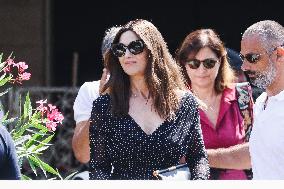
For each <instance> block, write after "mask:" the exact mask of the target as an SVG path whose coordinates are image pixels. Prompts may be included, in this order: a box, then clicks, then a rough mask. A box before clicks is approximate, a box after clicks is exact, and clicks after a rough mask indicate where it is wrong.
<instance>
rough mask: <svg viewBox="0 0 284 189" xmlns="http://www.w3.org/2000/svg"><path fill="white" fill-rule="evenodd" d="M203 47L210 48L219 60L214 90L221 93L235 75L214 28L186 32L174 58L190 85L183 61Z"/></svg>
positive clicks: (193, 55)
mask: <svg viewBox="0 0 284 189" xmlns="http://www.w3.org/2000/svg"><path fill="white" fill-rule="evenodd" d="M204 47H208V48H210V49H211V50H212V51H213V52H214V53H215V54H216V55H217V57H218V58H219V59H220V60H221V62H220V68H219V70H218V74H217V77H216V79H215V85H214V88H215V91H216V92H217V93H221V92H222V91H223V90H224V89H225V88H226V87H228V85H229V84H231V83H232V82H233V81H234V80H235V76H234V71H233V70H232V68H231V67H230V64H229V62H228V57H227V51H226V48H225V46H224V44H223V42H222V41H221V39H220V37H219V36H218V34H217V33H216V32H215V31H214V30H212V29H200V30H196V31H193V32H191V33H190V34H188V35H187V36H186V38H185V39H184V40H183V42H182V44H181V46H180V48H179V49H178V50H177V52H176V59H177V61H178V63H179V64H180V65H181V67H182V73H183V75H184V78H185V79H186V84H187V85H188V86H189V87H190V85H191V81H190V79H189V76H188V74H187V72H186V68H185V65H184V62H185V61H186V60H187V59H188V58H194V57H195V56H196V54H197V53H198V52H199V50H200V49H202V48H204Z"/></svg>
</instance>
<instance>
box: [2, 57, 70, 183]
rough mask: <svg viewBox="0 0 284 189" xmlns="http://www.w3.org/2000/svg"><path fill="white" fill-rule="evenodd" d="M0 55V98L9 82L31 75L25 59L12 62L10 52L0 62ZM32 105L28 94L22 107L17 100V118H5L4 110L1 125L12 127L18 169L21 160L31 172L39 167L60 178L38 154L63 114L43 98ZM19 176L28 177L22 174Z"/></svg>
mask: <svg viewBox="0 0 284 189" xmlns="http://www.w3.org/2000/svg"><path fill="white" fill-rule="evenodd" d="M2 57H3V53H2V54H0V89H1V90H2V91H0V97H1V96H3V95H4V94H5V93H7V92H8V90H9V87H10V86H9V85H12V84H22V81H25V80H29V79H30V77H31V74H30V73H28V72H27V71H26V70H27V69H28V65H27V64H26V63H25V62H18V63H16V62H15V61H14V59H13V58H11V55H10V56H9V57H8V58H7V60H6V61H4V62H2ZM2 88H3V89H2ZM36 104H38V107H36V108H33V107H32V103H31V100H30V97H29V93H28V94H26V96H25V100H24V103H23V106H22V103H21V101H20V104H19V110H20V111H19V112H20V114H19V115H18V117H15V118H9V119H8V113H9V112H7V113H6V115H5V116H4V117H3V119H2V125H4V126H7V125H12V126H13V128H12V130H11V131H10V133H11V136H12V138H13V140H14V142H15V147H16V151H17V155H18V158H19V164H20V167H21V168H22V164H23V161H24V160H27V161H28V163H29V166H30V168H31V169H32V171H33V172H34V174H35V175H37V170H38V169H40V170H42V171H43V173H44V174H45V176H46V177H47V175H46V172H48V173H51V174H54V175H56V177H57V178H58V177H59V178H60V179H62V177H61V176H60V174H59V172H58V170H57V169H54V168H52V167H51V166H50V165H48V164H47V163H46V162H44V161H42V160H41V158H40V155H42V154H43V153H44V151H45V150H47V149H48V148H49V147H50V145H51V144H49V142H50V141H51V140H52V138H53V137H54V131H56V127H57V126H58V125H60V124H62V121H63V119H64V117H63V115H62V114H61V112H60V111H59V110H58V109H57V108H56V107H55V106H53V105H52V104H48V103H47V100H39V101H37V102H36ZM70 177H71V176H70ZM22 179H30V178H29V177H27V176H26V175H23V174H22Z"/></svg>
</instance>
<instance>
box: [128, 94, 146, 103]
mask: <svg viewBox="0 0 284 189" xmlns="http://www.w3.org/2000/svg"><path fill="white" fill-rule="evenodd" d="M131 94H132V96H133V97H134V98H137V97H138V96H139V95H138V94H137V93H134V92H131ZM140 94H141V96H142V97H143V99H144V100H145V101H146V103H145V104H148V102H149V99H150V93H148V96H146V95H144V94H143V93H142V92H140Z"/></svg>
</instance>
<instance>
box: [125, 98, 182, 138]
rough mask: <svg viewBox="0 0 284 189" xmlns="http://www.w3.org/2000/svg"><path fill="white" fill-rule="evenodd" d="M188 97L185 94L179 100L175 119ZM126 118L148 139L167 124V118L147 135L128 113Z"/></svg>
mask: <svg viewBox="0 0 284 189" xmlns="http://www.w3.org/2000/svg"><path fill="white" fill-rule="evenodd" d="M187 97H188V94H187V93H185V95H184V96H183V97H182V98H181V100H180V105H179V108H178V109H177V111H176V113H175V117H176V116H177V115H178V114H179V113H180V111H181V109H182V107H183V105H184V102H185V100H186V98H187ZM127 116H128V117H129V118H130V119H131V121H132V122H133V123H134V125H135V126H136V127H137V128H138V129H139V130H140V131H141V132H142V133H143V134H144V135H146V136H147V137H150V136H153V135H155V134H156V133H158V131H159V130H161V129H162V128H164V127H163V126H164V125H165V124H166V123H168V122H169V118H170V117H169V116H168V117H167V118H166V119H164V121H163V122H162V123H160V124H159V125H158V127H157V128H156V129H155V130H154V131H153V132H151V133H150V134H147V133H146V132H145V131H144V130H143V129H142V127H141V126H140V125H139V124H138V123H137V122H136V120H135V119H134V118H133V117H132V116H131V115H130V114H129V113H128V114H127Z"/></svg>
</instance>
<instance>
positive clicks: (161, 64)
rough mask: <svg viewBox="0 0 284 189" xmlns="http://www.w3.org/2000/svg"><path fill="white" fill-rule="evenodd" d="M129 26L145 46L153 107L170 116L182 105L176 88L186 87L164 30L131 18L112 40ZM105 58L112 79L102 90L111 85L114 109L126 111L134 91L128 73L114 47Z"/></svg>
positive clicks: (112, 108) (115, 111)
mask: <svg viewBox="0 0 284 189" xmlns="http://www.w3.org/2000/svg"><path fill="white" fill-rule="evenodd" d="M129 30H130V31H133V32H134V33H136V35H137V36H138V37H139V38H140V39H142V40H143V41H144V43H145V46H146V51H147V57H148V63H147V66H146V71H145V82H146V85H147V87H148V89H149V94H150V97H151V98H152V99H153V106H154V109H155V110H156V111H157V112H158V114H159V115H160V116H161V117H162V118H167V117H171V116H172V115H174V113H175V111H176V110H177V108H178V106H179V103H178V102H179V97H178V95H177V92H176V90H178V89H181V90H183V89H185V87H184V81H183V80H182V76H181V72H180V68H179V67H178V65H177V63H176V62H175V61H174V59H173V58H172V56H171V54H170V53H169V50H168V47H167V45H166V43H165V41H164V39H163V37H162V35H161V33H160V32H159V31H158V29H157V28H156V27H155V26H154V25H153V24H152V23H151V22H149V21H146V20H141V19H139V20H134V21H130V22H128V23H127V24H126V25H125V26H123V27H122V29H120V31H119V32H118V33H117V35H116V37H115V38H114V41H113V43H114V44H115V43H118V42H119V39H120V36H121V35H122V33H124V32H126V31H129ZM105 61H106V67H107V68H108V69H109V71H110V79H109V81H108V83H107V84H106V85H105V87H104V89H103V90H106V89H107V88H108V89H109V94H110V96H111V112H112V113H113V114H115V115H118V116H124V115H127V114H128V111H129V99H130V95H131V91H130V80H129V76H128V75H127V74H126V73H125V72H124V71H123V69H122V67H121V65H120V63H119V60H118V58H117V57H116V56H114V55H113V53H112V52H111V51H109V52H108V53H107V54H106V59H105Z"/></svg>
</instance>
